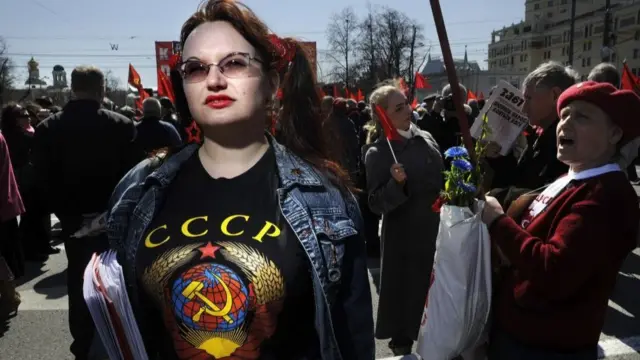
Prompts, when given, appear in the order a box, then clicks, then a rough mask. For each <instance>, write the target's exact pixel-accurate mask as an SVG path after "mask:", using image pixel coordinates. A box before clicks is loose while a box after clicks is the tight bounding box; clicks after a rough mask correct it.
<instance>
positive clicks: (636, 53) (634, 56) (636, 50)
mask: <svg viewBox="0 0 640 360" xmlns="http://www.w3.org/2000/svg"><path fill="white" fill-rule="evenodd" d="M639 52H640V51H638V49H633V58H634V59H637V58H638V53H639Z"/></svg>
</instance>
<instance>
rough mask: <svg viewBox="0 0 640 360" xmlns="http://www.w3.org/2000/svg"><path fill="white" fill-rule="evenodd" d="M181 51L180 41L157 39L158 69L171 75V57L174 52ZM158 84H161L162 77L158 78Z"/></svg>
mask: <svg viewBox="0 0 640 360" xmlns="http://www.w3.org/2000/svg"><path fill="white" fill-rule="evenodd" d="M179 52H180V42H179V41H156V66H157V67H158V71H162V72H163V73H165V74H167V77H169V76H170V75H169V72H170V69H171V66H170V64H171V57H172V56H173V54H176V53H179ZM157 81H158V82H157V84H160V82H161V79H160V78H158V80H157Z"/></svg>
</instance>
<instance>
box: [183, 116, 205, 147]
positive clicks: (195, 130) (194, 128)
mask: <svg viewBox="0 0 640 360" xmlns="http://www.w3.org/2000/svg"><path fill="white" fill-rule="evenodd" d="M185 130H186V131H187V136H188V137H189V139H188V142H190V143H200V140H201V139H200V128H199V127H198V124H196V122H195V120H192V121H191V125H189V126H188V127H187V128H186V129H185Z"/></svg>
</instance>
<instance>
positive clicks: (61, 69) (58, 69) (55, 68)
mask: <svg viewBox="0 0 640 360" xmlns="http://www.w3.org/2000/svg"><path fill="white" fill-rule="evenodd" d="M53 71H64V67H62V65H55V66H54V67H53Z"/></svg>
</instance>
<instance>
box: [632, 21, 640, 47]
mask: <svg viewBox="0 0 640 360" xmlns="http://www.w3.org/2000/svg"><path fill="white" fill-rule="evenodd" d="M638 16H640V15H638ZM639 23H640V21H639ZM633 39H634V40H636V41H638V40H640V30H636V33H635V34H633Z"/></svg>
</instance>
